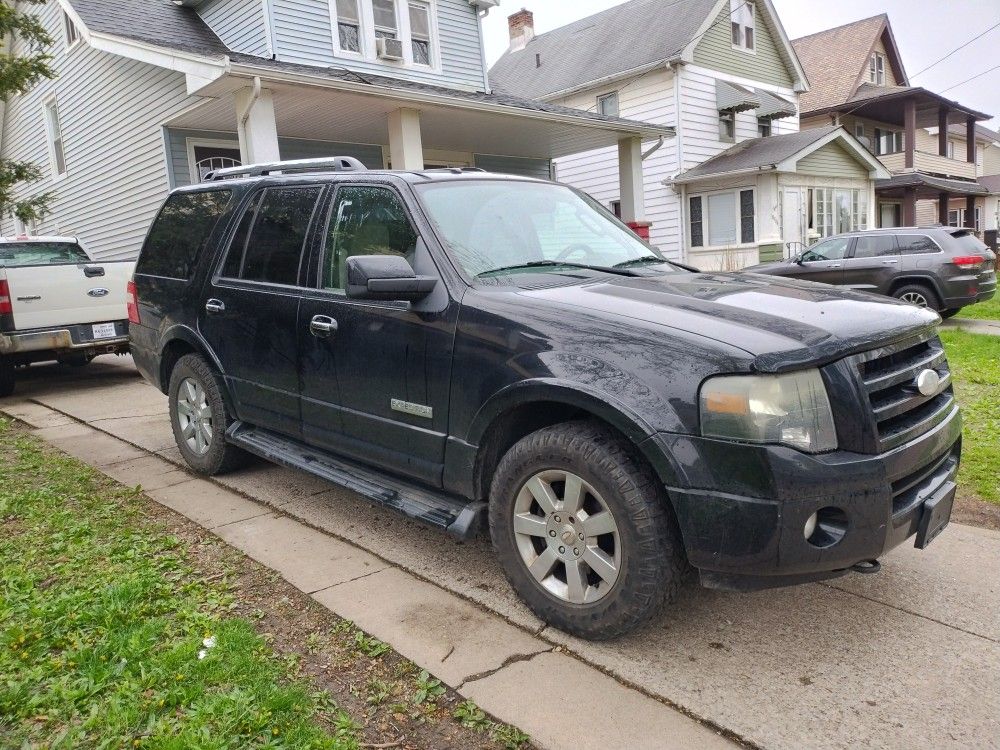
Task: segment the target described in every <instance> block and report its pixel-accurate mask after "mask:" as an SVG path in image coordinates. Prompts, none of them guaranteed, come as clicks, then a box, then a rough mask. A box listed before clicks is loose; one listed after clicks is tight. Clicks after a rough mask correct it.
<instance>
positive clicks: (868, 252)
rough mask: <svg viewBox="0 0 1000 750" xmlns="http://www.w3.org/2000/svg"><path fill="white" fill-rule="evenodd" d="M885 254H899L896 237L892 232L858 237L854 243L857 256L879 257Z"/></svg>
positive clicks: (855, 255)
mask: <svg viewBox="0 0 1000 750" xmlns="http://www.w3.org/2000/svg"><path fill="white" fill-rule="evenodd" d="M883 255H899V248H898V247H896V238H895V237H893V236H892V235H891V234H883V235H875V236H872V237H858V241H857V243H856V244H855V245H854V257H855V258H878V257H880V256H883Z"/></svg>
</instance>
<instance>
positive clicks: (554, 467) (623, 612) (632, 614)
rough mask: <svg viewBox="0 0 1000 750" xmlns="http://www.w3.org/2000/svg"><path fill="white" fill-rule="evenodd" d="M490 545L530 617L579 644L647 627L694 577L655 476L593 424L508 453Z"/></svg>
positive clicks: (548, 433)
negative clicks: (573, 637) (689, 576)
mask: <svg viewBox="0 0 1000 750" xmlns="http://www.w3.org/2000/svg"><path fill="white" fill-rule="evenodd" d="M490 535H491V536H492V539H493V546H494V547H495V548H496V551H497V555H498V556H499V558H500V562H501V565H502V566H503V570H504V573H505V574H506V576H507V579H508V580H509V581H510V583H511V585H512V586H513V587H514V589H515V591H517V593H518V594H519V595H520V596H521V598H522V599H524V601H525V602H526V603H527V605H528V606H529V607H530V608H531V610H532V611H533V612H534V613H535V614H536V615H538V617H540V618H541V619H542V620H544V621H545V622H547V623H549V624H551V625H554V626H555V627H557V628H559V629H561V630H563V631H565V632H567V633H571V634H573V635H576V636H579V637H581V638H588V639H593V640H604V639H608V638H616V637H618V636H620V635H624V634H625V633H628V632H630V631H632V630H635V629H636V628H639V627H640V626H642V625H644V624H646V623H647V622H649V621H650V620H651V619H653V618H654V617H655V616H656V615H657V614H659V613H660V611H661V610H662V609H663V608H664V607H665V606H666V605H667V604H668V603H669V602H671V601H673V599H674V598H675V597H676V595H677V592H678V591H679V589H680V586H681V583H682V581H683V579H684V575H685V572H686V569H687V565H686V561H685V557H684V551H683V544H682V542H681V539H680V533H679V531H678V529H677V524H676V521H675V519H674V517H673V513H672V511H671V509H670V507H669V501H668V499H667V497H666V496H665V493H664V491H663V489H662V488H661V487H660V485H659V482H658V481H657V479H656V476H655V475H654V474H653V472H652V471H651V470H650V469H649V467H648V466H646V465H645V464H644V463H642V462H641V461H640V460H637V458H636V456H635V453H634V451H633V448H632V446H631V445H630V444H629V443H628V442H627V441H626V440H625V439H624V438H622V437H620V436H619V435H617V434H616V433H614V432H612V431H611V430H609V429H607V428H605V427H603V426H601V425H600V424H597V423H594V422H588V421H580V422H567V423H564V424H561V425H556V426H554V427H549V428H545V429H543V430H539V431H538V432H534V433H532V434H531V435H528V436H527V437H525V438H524V439H522V440H521V441H520V442H518V443H517V444H515V445H514V447H512V448H511V449H510V450H509V451H508V452H507V454H506V455H505V456H504V457H503V459H502V460H501V461H500V465H499V466H498V467H497V471H496V474H495V476H494V478H493V483H492V487H491V490H490Z"/></svg>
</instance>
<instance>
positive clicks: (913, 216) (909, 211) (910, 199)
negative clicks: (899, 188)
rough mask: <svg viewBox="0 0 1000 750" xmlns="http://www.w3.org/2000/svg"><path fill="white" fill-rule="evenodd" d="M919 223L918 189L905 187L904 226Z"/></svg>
mask: <svg viewBox="0 0 1000 750" xmlns="http://www.w3.org/2000/svg"><path fill="white" fill-rule="evenodd" d="M916 225H917V189H916V188H912V187H908V188H903V226H904V227H914V226H916Z"/></svg>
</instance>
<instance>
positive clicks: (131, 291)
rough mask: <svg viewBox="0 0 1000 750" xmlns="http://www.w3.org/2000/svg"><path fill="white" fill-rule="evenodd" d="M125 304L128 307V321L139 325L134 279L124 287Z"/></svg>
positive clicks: (137, 299)
mask: <svg viewBox="0 0 1000 750" xmlns="http://www.w3.org/2000/svg"><path fill="white" fill-rule="evenodd" d="M125 306H126V308H127V309H128V322H129V323H135V324H136V325H139V297H138V296H137V295H136V293H135V282H134V281H130V282H129V283H128V286H127V287H126V288H125Z"/></svg>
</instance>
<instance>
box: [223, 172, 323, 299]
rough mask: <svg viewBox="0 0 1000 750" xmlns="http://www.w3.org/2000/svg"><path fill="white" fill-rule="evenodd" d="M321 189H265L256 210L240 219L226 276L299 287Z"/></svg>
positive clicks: (251, 208) (227, 259) (250, 210)
mask: <svg viewBox="0 0 1000 750" xmlns="http://www.w3.org/2000/svg"><path fill="white" fill-rule="evenodd" d="M321 190H322V189H321V188H319V187H288V188H269V189H267V190H265V191H264V192H263V194H262V196H261V197H260V199H259V200H260V204H259V206H257V208H256V211H254V210H253V206H250V207H249V208H248V209H247V210H246V212H245V213H244V215H243V218H242V219H241V220H240V225H239V227H238V228H237V230H236V236H235V237H234V239H233V244H232V246H231V248H230V251H229V256H228V257H227V258H226V265H225V268H224V269H223V275H224V276H228V277H230V278H238V279H244V280H246V281H264V282H268V283H270V284H285V285H289V286H291V285H294V284H297V283H298V279H299V265H300V262H301V260H302V250H303V246H304V244H305V239H306V234H308V232H309V221H310V219H312V215H313V210H314V209H315V207H316V201H317V200H318V199H319V195H320V192H321ZM251 217H252V218H251ZM250 222H252V225H251V224H250ZM248 225H250V226H252V228H251V229H250V230H249V235H248V236H247V239H246V247H245V249H244V248H241V247H240V244H239V243H240V240H241V236H242V233H244V232H245V231H246V227H247V226H248ZM237 258H239V259H240V261H239V262H237V260H236V259H237Z"/></svg>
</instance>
